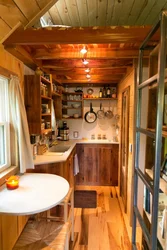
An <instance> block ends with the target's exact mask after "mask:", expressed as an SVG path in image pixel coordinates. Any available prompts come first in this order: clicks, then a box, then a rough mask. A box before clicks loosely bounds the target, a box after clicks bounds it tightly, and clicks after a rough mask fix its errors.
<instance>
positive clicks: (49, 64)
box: [43, 58, 133, 70]
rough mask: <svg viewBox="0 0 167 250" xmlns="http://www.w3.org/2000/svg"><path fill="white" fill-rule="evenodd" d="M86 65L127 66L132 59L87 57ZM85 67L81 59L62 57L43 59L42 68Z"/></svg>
mask: <svg viewBox="0 0 167 250" xmlns="http://www.w3.org/2000/svg"><path fill="white" fill-rule="evenodd" d="M88 62H89V64H88V65H87V67H91V68H105V67H119V68H120V67H127V66H132V64H133V60H132V59H131V58H130V59H107V60H104V59H94V60H93V59H89V60H88ZM78 67H80V68H85V65H84V64H83V62H82V60H76V59H62V60H48V61H47V60H44V61H43V68H54V69H57V70H59V69H61V70H62V69H69V68H71V69H73V68H78Z"/></svg>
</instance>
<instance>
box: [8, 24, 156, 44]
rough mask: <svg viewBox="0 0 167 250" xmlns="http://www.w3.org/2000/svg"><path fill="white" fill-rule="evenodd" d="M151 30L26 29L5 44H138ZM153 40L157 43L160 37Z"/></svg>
mask: <svg viewBox="0 0 167 250" xmlns="http://www.w3.org/2000/svg"><path fill="white" fill-rule="evenodd" d="M150 30H151V26H110V27H89V28H81V27H80V28H64V29H63V28H56V27H54V28H48V29H47V28H45V29H44V28H43V29H37V30H35V29H26V30H16V31H15V32H14V33H13V34H12V35H11V36H10V37H9V38H8V39H7V40H6V41H5V44H6V45H7V44H8V45H9V44H60V43H62V44H70V43H73V44H77V43H79V44H80V43H81V41H82V43H83V44H87V43H95V44H97V43H128V42H129V43H136V42H142V41H143V39H144V38H145V37H146V35H147V34H148V32H149V31H150ZM152 39H153V40H156V41H157V39H158V35H157V34H156V35H155V36H154V37H153V38H152Z"/></svg>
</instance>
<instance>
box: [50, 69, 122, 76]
mask: <svg viewBox="0 0 167 250" xmlns="http://www.w3.org/2000/svg"><path fill="white" fill-rule="evenodd" d="M126 71H127V70H126V68H110V69H109V68H107V69H104V68H103V69H97V68H95V69H94V68H93V69H92V68H91V69H90V72H89V74H91V75H96V74H97V75H100V74H103V75H104V74H114V75H122V74H125V73H126ZM50 74H58V75H68V76H70V75H74V74H75V76H77V75H85V74H86V72H85V69H84V68H79V69H78V68H77V69H72V70H51V71H50Z"/></svg>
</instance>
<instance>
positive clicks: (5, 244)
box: [0, 215, 18, 250]
mask: <svg viewBox="0 0 167 250" xmlns="http://www.w3.org/2000/svg"><path fill="white" fill-rule="evenodd" d="M0 221H1V229H0V232H1V233H0V234H1V238H2V240H1V242H0V249H2V250H11V249H12V248H13V246H14V244H15V243H16V241H17V238H18V223H17V216H12V215H0Z"/></svg>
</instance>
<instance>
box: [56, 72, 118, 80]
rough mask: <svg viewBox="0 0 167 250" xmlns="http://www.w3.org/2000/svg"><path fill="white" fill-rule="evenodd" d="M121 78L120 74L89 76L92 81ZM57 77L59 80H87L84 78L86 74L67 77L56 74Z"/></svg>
mask: <svg viewBox="0 0 167 250" xmlns="http://www.w3.org/2000/svg"><path fill="white" fill-rule="evenodd" d="M121 78H122V76H120V75H92V76H91V80H92V81H93V80H94V81H101V80H103V81H110V80H111V81H119V80H120V79H121ZM57 79H60V80H63V79H67V80H68V79H69V80H70V79H71V80H77V81H80V80H84V79H85V80H88V79H87V78H86V74H85V75H77V76H76V75H73V76H71V77H68V76H59V75H57Z"/></svg>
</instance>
